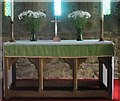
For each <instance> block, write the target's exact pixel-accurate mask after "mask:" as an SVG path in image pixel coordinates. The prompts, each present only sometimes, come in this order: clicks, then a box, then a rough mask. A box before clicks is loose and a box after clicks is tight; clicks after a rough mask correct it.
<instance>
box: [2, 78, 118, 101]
mask: <svg viewBox="0 0 120 101" xmlns="http://www.w3.org/2000/svg"><path fill="white" fill-rule="evenodd" d="M1 101H120V80H115V82H114V97H113V100H104V99H90V100H89V99H87V100H85V99H9V100H5V99H2V100H1Z"/></svg>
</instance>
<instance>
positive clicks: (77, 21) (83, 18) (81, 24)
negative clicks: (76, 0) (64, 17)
mask: <svg viewBox="0 0 120 101" xmlns="http://www.w3.org/2000/svg"><path fill="white" fill-rule="evenodd" d="M90 17H91V15H90V13H89V12H85V11H82V10H77V11H74V12H72V13H70V14H68V18H70V19H71V20H72V23H73V25H74V27H75V28H76V30H77V32H78V34H80V35H82V32H83V29H84V28H85V26H86V23H87V19H88V18H90Z"/></svg>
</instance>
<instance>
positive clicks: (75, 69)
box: [73, 58, 78, 92]
mask: <svg viewBox="0 0 120 101" xmlns="http://www.w3.org/2000/svg"><path fill="white" fill-rule="evenodd" d="M74 63H75V66H74V68H73V82H74V83H73V91H74V92H76V90H77V71H78V70H77V68H78V59H77V58H75V62H74Z"/></svg>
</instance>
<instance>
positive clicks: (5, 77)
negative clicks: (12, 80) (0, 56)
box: [4, 58, 9, 99]
mask: <svg viewBox="0 0 120 101" xmlns="http://www.w3.org/2000/svg"><path fill="white" fill-rule="evenodd" d="M8 69H9V59H8V58H4V73H5V74H4V97H5V98H6V99H8V98H9V96H8V90H9V89H8Z"/></svg>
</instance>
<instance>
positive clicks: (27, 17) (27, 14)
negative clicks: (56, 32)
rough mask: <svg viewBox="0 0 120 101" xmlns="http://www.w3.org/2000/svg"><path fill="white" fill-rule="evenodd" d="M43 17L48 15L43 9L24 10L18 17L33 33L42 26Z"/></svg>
mask: <svg viewBox="0 0 120 101" xmlns="http://www.w3.org/2000/svg"><path fill="white" fill-rule="evenodd" d="M41 17H46V14H45V13H43V12H41V11H37V12H33V11H32V10H28V11H24V12H22V13H20V14H19V15H18V19H19V20H20V21H21V23H22V24H24V25H25V27H27V30H28V31H30V32H31V34H33V35H35V34H36V31H37V30H38V29H39V27H40V21H41Z"/></svg>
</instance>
